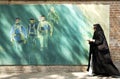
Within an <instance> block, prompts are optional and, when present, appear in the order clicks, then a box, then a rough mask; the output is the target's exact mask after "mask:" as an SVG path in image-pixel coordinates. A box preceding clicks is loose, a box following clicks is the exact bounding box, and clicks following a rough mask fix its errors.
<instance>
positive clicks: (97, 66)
mask: <svg viewBox="0 0 120 79" xmlns="http://www.w3.org/2000/svg"><path fill="white" fill-rule="evenodd" d="M93 26H94V35H93V38H92V40H88V41H89V44H90V53H89V63H88V69H87V71H89V69H90V65H92V73H93V74H94V75H103V76H112V75H119V74H120V73H119V71H118V69H117V68H116V67H115V65H114V64H113V62H112V60H111V57H110V51H109V47H108V44H107V41H106V38H105V35H104V31H103V29H102V27H101V26H100V24H94V25H93ZM91 58H92V59H91ZM91 61H92V64H90V62H91Z"/></svg>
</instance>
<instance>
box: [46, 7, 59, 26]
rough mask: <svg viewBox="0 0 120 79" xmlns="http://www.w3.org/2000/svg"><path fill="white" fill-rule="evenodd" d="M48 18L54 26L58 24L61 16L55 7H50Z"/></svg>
mask: <svg viewBox="0 0 120 79" xmlns="http://www.w3.org/2000/svg"><path fill="white" fill-rule="evenodd" d="M47 18H48V21H49V22H50V23H51V25H52V26H54V24H58V20H59V16H58V14H57V12H56V11H55V9H54V7H51V8H50V12H49V13H48V16H47Z"/></svg>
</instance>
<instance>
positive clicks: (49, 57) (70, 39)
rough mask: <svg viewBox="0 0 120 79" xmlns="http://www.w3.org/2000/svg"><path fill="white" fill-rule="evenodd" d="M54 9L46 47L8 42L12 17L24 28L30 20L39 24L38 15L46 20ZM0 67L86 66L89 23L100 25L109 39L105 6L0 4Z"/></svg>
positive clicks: (91, 30)
mask: <svg viewBox="0 0 120 79" xmlns="http://www.w3.org/2000/svg"><path fill="white" fill-rule="evenodd" d="M51 7H54V9H55V11H56V13H57V16H58V17H59V20H58V22H57V23H53V26H54V29H53V35H52V37H49V41H48V43H47V44H48V48H47V49H43V50H40V47H39V44H40V43H39V42H40V40H39V39H40V38H38V39H37V43H36V45H37V46H36V47H34V48H32V49H31V48H29V47H28V44H27V43H26V44H24V45H19V49H16V48H15V44H13V43H11V42H10V30H11V28H12V26H13V24H14V23H15V18H16V17H19V18H21V23H22V25H23V26H24V27H25V28H26V29H27V28H28V24H29V19H30V18H35V20H36V22H37V23H38V22H39V17H40V16H41V15H43V14H44V15H45V16H46V20H48V19H49V17H47V15H48V13H49V12H50V8H51ZM0 18H1V20H0V25H1V26H0V32H1V35H0V65H87V63H88V55H89V44H88V42H87V40H88V39H89V38H92V34H93V26H92V25H93V24H95V23H100V24H101V25H102V27H103V29H104V31H105V34H106V37H107V40H108V39H109V5H100V4H99V5H95V4H90V5H88V4H80V5H76V4H54V5H52V4H46V5H44V4H43V5H0Z"/></svg>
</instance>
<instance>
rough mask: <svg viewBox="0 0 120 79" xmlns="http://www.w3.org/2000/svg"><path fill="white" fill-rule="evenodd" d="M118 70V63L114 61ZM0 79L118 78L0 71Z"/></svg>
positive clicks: (78, 74) (69, 73) (74, 73)
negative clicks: (6, 72)
mask: <svg viewBox="0 0 120 79" xmlns="http://www.w3.org/2000/svg"><path fill="white" fill-rule="evenodd" d="M115 65H116V67H117V68H118V69H119V71H120V63H115ZM0 79H120V77H118V78H113V77H111V76H109V77H101V76H89V75H88V72H65V71H59V72H58V71H57V72H55V71H53V72H52V71H51V72H37V73H11V74H10V73H9V74H5V73H0Z"/></svg>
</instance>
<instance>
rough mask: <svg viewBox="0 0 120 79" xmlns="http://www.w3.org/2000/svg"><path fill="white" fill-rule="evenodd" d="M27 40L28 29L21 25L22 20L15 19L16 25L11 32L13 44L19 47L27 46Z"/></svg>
mask: <svg viewBox="0 0 120 79" xmlns="http://www.w3.org/2000/svg"><path fill="white" fill-rule="evenodd" d="M26 38H27V32H26V28H25V27H24V26H23V25H22V24H21V20H20V18H16V19H15V24H14V25H13V26H12V28H11V31H10V39H11V42H12V43H14V44H15V45H16V48H18V47H19V44H25V43H26Z"/></svg>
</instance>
